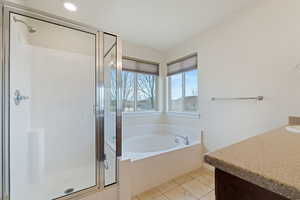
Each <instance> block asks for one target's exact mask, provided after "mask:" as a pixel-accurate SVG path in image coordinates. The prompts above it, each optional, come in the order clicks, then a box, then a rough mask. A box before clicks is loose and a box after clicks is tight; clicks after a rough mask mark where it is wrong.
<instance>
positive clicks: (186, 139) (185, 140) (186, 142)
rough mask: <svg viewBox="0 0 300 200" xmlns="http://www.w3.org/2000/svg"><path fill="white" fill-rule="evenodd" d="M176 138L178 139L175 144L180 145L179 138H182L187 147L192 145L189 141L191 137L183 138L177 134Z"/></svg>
mask: <svg viewBox="0 0 300 200" xmlns="http://www.w3.org/2000/svg"><path fill="white" fill-rule="evenodd" d="M175 137H176V139H175V142H176V143H179V140H178V138H181V139H183V140H184V144H185V145H189V144H190V140H189V137H188V136H182V135H177V134H175Z"/></svg>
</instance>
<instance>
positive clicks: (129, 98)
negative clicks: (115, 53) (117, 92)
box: [122, 71, 134, 112]
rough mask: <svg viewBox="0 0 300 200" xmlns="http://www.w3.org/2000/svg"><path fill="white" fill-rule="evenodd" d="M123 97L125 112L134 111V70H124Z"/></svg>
mask: <svg viewBox="0 0 300 200" xmlns="http://www.w3.org/2000/svg"><path fill="white" fill-rule="evenodd" d="M122 97H123V98H122V99H123V109H124V112H133V111H134V72H128V71H123V72H122Z"/></svg>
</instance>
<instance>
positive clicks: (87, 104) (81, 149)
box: [8, 12, 99, 200]
mask: <svg viewBox="0 0 300 200" xmlns="http://www.w3.org/2000/svg"><path fill="white" fill-rule="evenodd" d="M9 26H10V29H9V38H10V40H9V55H10V57H9V73H8V77H9V80H10V81H9V84H10V85H9V95H10V102H9V138H10V139H9V154H10V161H9V166H10V200H24V199H26V200H50V199H56V198H60V197H63V196H66V195H70V194H74V193H76V192H79V191H82V190H88V189H92V188H95V187H96V186H98V184H99V181H98V180H99V179H98V178H97V175H99V174H98V171H97V169H98V168H97V165H98V164H97V159H96V158H97V139H98V138H97V134H96V128H95V127H96V115H95V112H96V108H97V106H96V98H97V95H96V79H97V74H96V72H97V68H96V37H97V36H96V34H92V33H88V32H84V31H80V30H78V29H73V28H68V27H66V26H61V25H57V24H56V23H55V24H54V23H50V22H47V21H45V20H38V19H34V18H31V17H26V16H23V15H18V14H14V13H11V12H10V13H9Z"/></svg>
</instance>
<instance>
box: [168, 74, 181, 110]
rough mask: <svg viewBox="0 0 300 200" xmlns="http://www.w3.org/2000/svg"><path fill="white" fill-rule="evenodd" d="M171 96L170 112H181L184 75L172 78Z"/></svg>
mask: <svg viewBox="0 0 300 200" xmlns="http://www.w3.org/2000/svg"><path fill="white" fill-rule="evenodd" d="M169 80H170V85H169V86H170V87H169V89H170V96H171V99H170V101H169V110H171V111H181V107H182V96H183V95H182V91H183V90H182V81H183V80H182V74H175V75H172V76H170V78H169Z"/></svg>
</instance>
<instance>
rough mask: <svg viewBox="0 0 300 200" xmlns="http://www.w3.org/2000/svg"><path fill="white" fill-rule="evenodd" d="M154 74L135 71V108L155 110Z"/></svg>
mask: <svg viewBox="0 0 300 200" xmlns="http://www.w3.org/2000/svg"><path fill="white" fill-rule="evenodd" d="M155 105H156V76H155V75H149V74H140V73H137V110H138V111H149V110H155V109H156V108H155Z"/></svg>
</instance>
